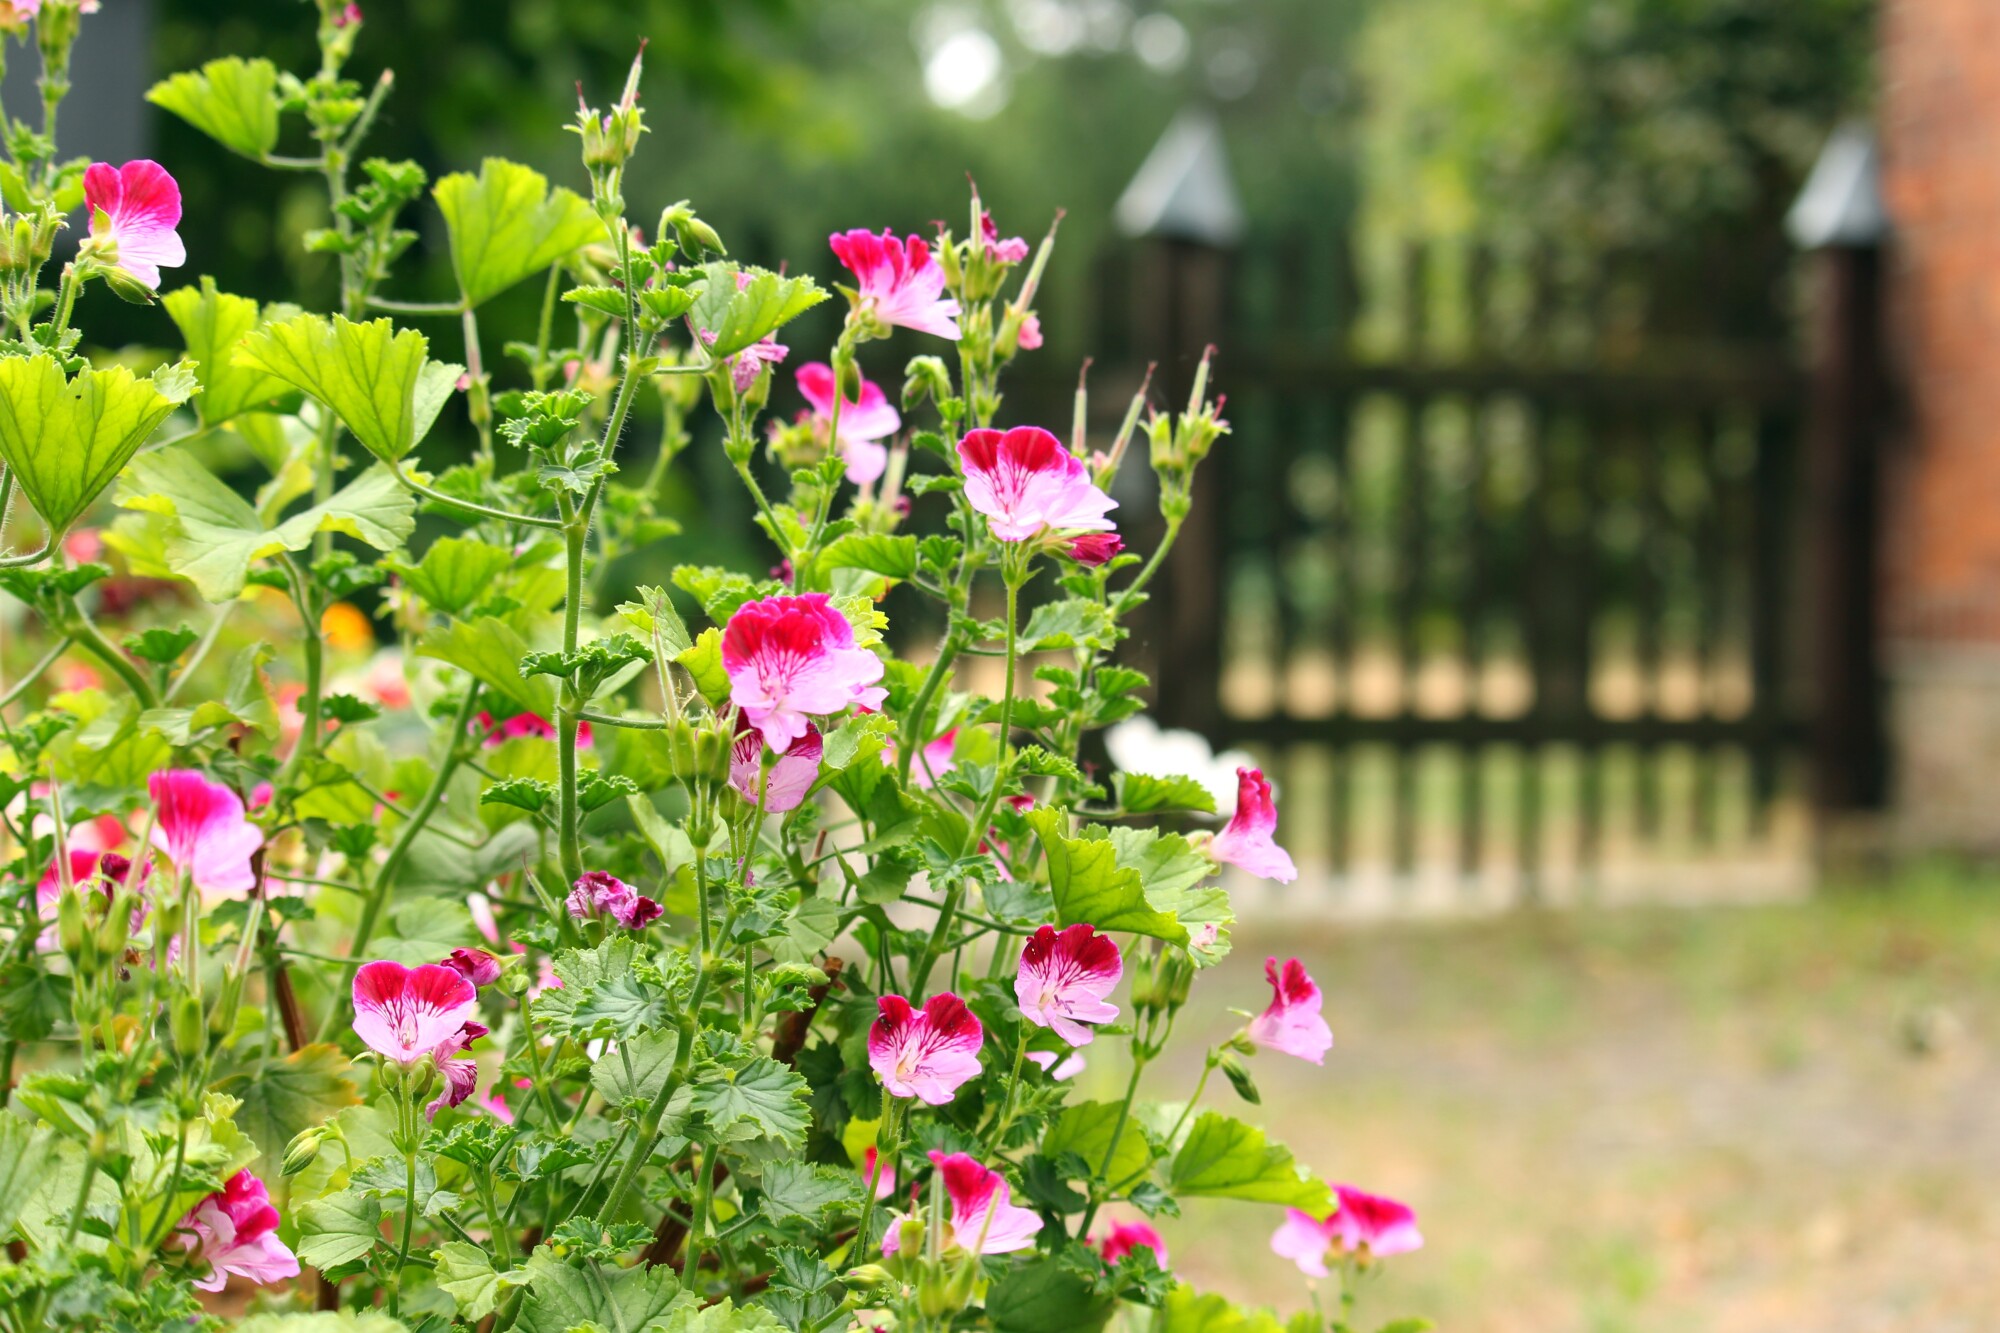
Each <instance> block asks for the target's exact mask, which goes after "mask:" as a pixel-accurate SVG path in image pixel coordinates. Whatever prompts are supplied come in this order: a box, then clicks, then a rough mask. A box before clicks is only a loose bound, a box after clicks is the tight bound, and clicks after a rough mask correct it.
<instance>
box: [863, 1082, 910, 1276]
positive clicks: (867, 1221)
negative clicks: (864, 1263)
mask: <svg viewBox="0 0 2000 1333" xmlns="http://www.w3.org/2000/svg"><path fill="white" fill-rule="evenodd" d="M901 1108H902V1102H901V1101H900V1100H899V1099H897V1098H895V1097H891V1096H890V1095H889V1094H888V1093H886V1092H885V1093H883V1094H882V1123H881V1124H879V1125H877V1126H876V1127H875V1175H874V1177H873V1178H871V1179H869V1180H866V1181H864V1182H862V1191H861V1224H860V1225H859V1226H858V1227H857V1228H856V1229H855V1233H854V1236H855V1239H854V1246H855V1253H857V1254H866V1253H868V1251H869V1243H870V1236H869V1231H870V1229H871V1228H872V1227H873V1226H874V1223H875V1182H876V1181H877V1180H880V1179H881V1177H882V1172H883V1171H885V1170H888V1169H890V1168H891V1167H892V1166H893V1165H894V1164H895V1162H896V1161H897V1159H898V1158H899V1157H900V1156H901V1155H902V1151H903V1145H902V1126H901V1125H900V1124H898V1123H897V1121H898V1116H897V1112H898V1111H899V1110H900V1109H901Z"/></svg>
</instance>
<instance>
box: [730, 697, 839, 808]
mask: <svg viewBox="0 0 2000 1333" xmlns="http://www.w3.org/2000/svg"><path fill="white" fill-rule="evenodd" d="M825 750H826V743H825V741H823V740H822V739H821V738H820V734H819V728H818V727H815V726H814V725H813V724H812V723H810V722H808V723H806V734H805V735H803V736H801V737H799V738H798V739H797V740H795V741H793V742H792V743H791V744H790V745H789V746H787V747H785V750H784V753H782V754H780V755H779V756H778V762H777V763H775V764H773V765H771V771H770V773H769V774H767V775H765V776H764V813H766V814H771V815H782V814H784V813H785V812H786V811H787V810H796V809H797V808H798V807H799V806H800V805H801V804H802V803H803V802H804V801H805V799H806V793H807V792H809V791H811V790H812V785H813V783H815V782H817V781H818V780H819V759H820V755H821V754H823V753H825ZM763 760H764V734H763V733H762V732H760V731H758V730H757V729H756V728H755V727H753V726H751V725H750V719H749V717H748V716H747V715H746V716H744V717H741V718H738V719H737V722H736V744H735V745H734V746H732V747H731V748H730V751H729V785H730V786H732V787H734V788H736V790H737V791H738V792H739V793H741V794H742V797H743V799H744V800H746V801H749V802H750V803H751V804H753V805H754V804H756V801H757V779H758V774H759V771H760V766H761V765H762V763H763Z"/></svg>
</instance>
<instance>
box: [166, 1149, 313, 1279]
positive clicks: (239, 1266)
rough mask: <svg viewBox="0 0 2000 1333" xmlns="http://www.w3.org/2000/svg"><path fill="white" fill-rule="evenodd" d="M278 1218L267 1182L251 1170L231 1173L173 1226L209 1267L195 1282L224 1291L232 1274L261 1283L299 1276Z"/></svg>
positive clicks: (183, 1242) (198, 1259)
mask: <svg viewBox="0 0 2000 1333" xmlns="http://www.w3.org/2000/svg"><path fill="white" fill-rule="evenodd" d="M278 1221H279V1218H278V1210H277V1209H276V1208H273V1207H272V1206H271V1194H270V1191H268V1190H266V1189H265V1188H264V1182H263V1181H261V1180H259V1179H258V1178H257V1177H255V1176H253V1175H251V1174H250V1173H249V1172H248V1171H238V1172H237V1173H236V1174H235V1175H233V1176H231V1177H230V1178H229V1180H228V1182H227V1183H226V1184H224V1185H223V1187H222V1188H221V1189H219V1190H217V1191H216V1192H215V1193H213V1194H211V1195H209V1196H208V1197H207V1198H205V1199H203V1200H202V1201H201V1202H200V1203H198V1204H196V1205H195V1206H194V1207H193V1208H190V1209H189V1210H188V1213H187V1216H186V1217H183V1218H182V1219H181V1220H180V1224H179V1225H178V1226H177V1227H175V1230H176V1231H177V1232H178V1233H179V1235H180V1243H181V1248H182V1249H184V1250H188V1251H191V1252H192V1253H193V1255H194V1258H195V1261H196V1262H197V1263H205V1264H207V1265H208V1272H207V1273H205V1274H203V1275H202V1276H201V1277H198V1278H196V1279H195V1280H194V1285H195V1286H197V1287H199V1288H200V1289H201V1290H203V1291H221V1290H222V1288H223V1287H224V1285H226V1284H227V1283H228V1281H229V1278H230V1276H231V1275H232V1274H234V1275H236V1276H239V1277H245V1278H248V1279H249V1280H250V1281H252V1282H256V1283H259V1284H262V1283H266V1282H278V1281H281V1280H283V1279H285V1278H288V1277H297V1276H298V1275H299V1260H298V1256H297V1255H294V1254H293V1253H292V1252H291V1251H290V1250H289V1249H287V1248H286V1247H285V1243H284V1242H283V1241H281V1240H279V1239H278Z"/></svg>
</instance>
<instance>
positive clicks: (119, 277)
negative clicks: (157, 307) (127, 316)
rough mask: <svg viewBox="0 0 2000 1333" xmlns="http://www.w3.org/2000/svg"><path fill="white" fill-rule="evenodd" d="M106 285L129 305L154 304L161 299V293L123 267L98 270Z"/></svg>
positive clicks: (113, 293)
mask: <svg viewBox="0 0 2000 1333" xmlns="http://www.w3.org/2000/svg"><path fill="white" fill-rule="evenodd" d="M98 276H99V277H101V278H103V279H104V285H105V286H106V287H109V288H110V289H111V293H112V295H114V296H116V297H117V298H118V299H119V300H121V301H123V302H125V303H126V304H127V305H152V304H153V303H154V302H155V301H158V300H159V299H160V294H159V293H158V292H156V291H154V290H153V289H152V288H151V287H148V286H147V285H146V284H145V283H143V282H141V281H139V280H138V279H137V278H135V277H133V276H132V275H131V274H130V273H127V272H126V271H125V270H124V269H122V268H105V269H100V270H99V271H98Z"/></svg>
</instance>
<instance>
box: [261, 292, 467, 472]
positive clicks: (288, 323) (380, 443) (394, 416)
mask: <svg viewBox="0 0 2000 1333" xmlns="http://www.w3.org/2000/svg"><path fill="white" fill-rule="evenodd" d="M429 349H430V341H429V340H428V339H427V338H425V337H424V335H423V334H421V333H418V332H417V331H416V330H415V329H402V330H398V329H397V328H396V326H395V325H394V324H391V323H390V322H389V321H388V320H386V319H374V320H369V321H368V322H367V323H364V324H357V323H355V322H354V321H353V320H350V319H348V318H347V317H346V316H345V315H335V316H334V317H333V318H332V319H331V320H329V319H327V318H325V317H324V316H322V315H295V316H293V317H292V318H290V319H287V320H282V321H280V322H279V323H276V324H268V325H265V326H264V327H263V328H260V329H258V330H256V331H255V332H253V333H251V334H250V335H249V336H248V337H246V338H244V339H243V341H242V342H241V344H239V345H238V347H237V350H236V353H235V356H234V357H233V358H232V359H233V360H234V362H235V364H236V365H237V366H239V367H244V368H248V369H253V370H261V371H263V372H264V373H266V374H268V375H271V376H274V377H275V378H277V379H280V380H283V381H284V382H285V383H287V384H289V385H292V386H293V387H294V388H297V389H301V390H303V391H305V392H306V393H309V394H311V395H312V396H313V397H314V398H317V399H318V400H319V401H320V402H322V403H325V404H326V405H327V406H328V407H330V408H332V409H333V411H334V414H335V415H336V416H338V417H339V418H340V419H341V421H343V422H344V423H346V426H347V429H348V430H350V431H352V432H353V434H354V438H355V439H357V440H359V441H360V442H361V446H362V448H364V449H366V450H367V451H368V452H369V453H371V454H374V455H375V456H376V457H377V458H379V459H381V460H382V461H383V462H385V463H394V462H399V461H400V460H402V459H403V458H404V457H406V456H408V454H409V452H410V451H411V450H412V449H414V448H416V447H417V445H418V444H419V443H420V442H421V441H422V440H423V438H424V436H425V435H427V434H429V433H430V429H431V426H432V425H433V424H434V423H435V422H436V421H437V417H438V413H439V412H440V411H442V410H443V409H444V405H445V401H446V400H447V399H449V398H450V397H451V395H452V390H453V386H455V385H456V384H457V382H458V377H459V375H460V374H461V373H462V372H463V370H464V367H463V366H457V365H451V364H449V363H446V362H442V361H431V360H429V359H427V357H426V353H427V352H428V351H429Z"/></svg>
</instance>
